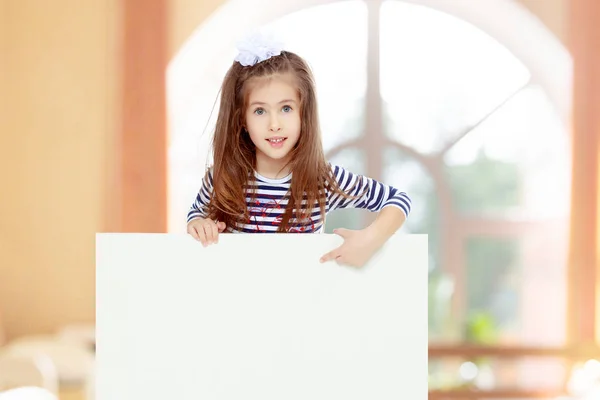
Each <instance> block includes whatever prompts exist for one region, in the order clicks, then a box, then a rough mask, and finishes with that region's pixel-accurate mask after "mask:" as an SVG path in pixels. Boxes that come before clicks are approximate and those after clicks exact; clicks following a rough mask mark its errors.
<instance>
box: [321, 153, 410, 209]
mask: <svg viewBox="0 0 600 400" xmlns="http://www.w3.org/2000/svg"><path fill="white" fill-rule="evenodd" d="M331 167H332V169H333V173H334V176H335V179H336V181H337V182H338V185H339V186H340V188H341V189H342V190H343V191H344V192H346V193H347V194H349V195H351V196H357V195H359V194H361V195H360V196H359V197H357V198H355V199H352V198H349V199H347V198H344V197H343V196H341V195H339V194H332V193H329V194H328V203H329V211H333V210H335V209H342V208H362V209H366V210H369V211H373V212H378V211H381V210H382V209H383V208H385V207H397V208H399V209H401V210H402V212H403V213H404V215H405V216H406V218H408V216H409V214H410V211H411V206H412V202H411V199H410V198H409V197H408V195H407V194H406V193H405V192H402V191H400V190H398V189H397V188H395V187H393V186H389V185H386V184H384V183H382V182H378V181H376V180H375V179H372V178H369V177H366V176H362V175H358V174H354V173H352V172H350V171H348V170H346V169H344V168H343V167H340V166H338V165H332V166H331ZM354 185H356V186H354ZM353 186H354V187H353Z"/></svg>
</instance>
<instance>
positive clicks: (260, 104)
mask: <svg viewBox="0 0 600 400" xmlns="http://www.w3.org/2000/svg"><path fill="white" fill-rule="evenodd" d="M282 103H296V100H292V99H285V100H281V101H280V102H279V103H277V104H282ZM265 104H267V103H263V102H262V101H253V102H252V103H250V105H251V106H254V105H258V106H264V105H265Z"/></svg>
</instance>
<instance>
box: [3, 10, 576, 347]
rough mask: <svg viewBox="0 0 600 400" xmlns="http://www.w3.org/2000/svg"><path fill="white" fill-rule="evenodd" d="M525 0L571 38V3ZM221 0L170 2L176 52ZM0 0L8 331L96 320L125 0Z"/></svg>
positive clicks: (5, 321) (172, 43) (560, 33)
mask: <svg viewBox="0 0 600 400" xmlns="http://www.w3.org/2000/svg"><path fill="white" fill-rule="evenodd" d="M521 1H522V2H523V3H524V4H526V6H527V7H528V8H529V9H531V10H532V11H534V12H535V13H536V14H537V15H539V17H540V18H541V20H542V21H544V23H546V24H547V26H549V27H550V28H551V29H552V30H553V31H554V32H555V33H556V34H557V35H558V36H559V37H560V38H562V39H564V37H565V19H564V12H565V5H566V1H567V0H521ZM221 3H222V2H221V1H220V0H202V1H200V0H172V3H171V5H172V7H171V12H170V23H171V27H172V28H171V29H172V31H171V35H170V38H169V43H170V54H171V55H174V54H175V52H176V51H177V50H178V48H179V47H180V46H181V45H182V44H183V42H184V41H185V40H186V39H187V37H188V36H189V35H190V34H191V33H192V32H193V31H194V29H196V27H197V26H198V25H199V24H200V23H201V22H202V21H203V20H204V19H205V18H206V17H207V16H208V15H209V14H210V13H211V12H213V11H214V10H215V9H216V8H217V7H218V6H219V5H220V4H221ZM0 4H1V7H2V8H0V29H1V31H0V40H1V41H0V44H1V45H2V51H1V52H0V54H1V57H2V59H0V68H1V69H0V72H1V73H2V74H1V79H0V93H1V94H2V96H1V98H2V100H1V101H2V102H1V103H0V106H1V107H0V109H1V111H0V128H1V131H0V149H1V155H2V157H0V160H1V161H0V163H1V164H0V167H1V170H0V182H2V189H3V190H2V196H1V202H0V205H1V207H0V212H1V218H0V324H1V323H2V322H3V324H4V327H5V329H6V333H7V334H8V336H9V338H10V337H15V336H19V335H22V334H28V333H35V332H48V331H51V330H53V329H56V328H57V327H58V326H60V325H61V324H64V323H68V322H80V321H81V322H92V321H93V320H94V312H95V307H94V294H95V291H94V274H95V262H94V257H95V254H94V235H95V232H97V231H101V230H103V228H104V226H105V225H104V222H105V218H107V216H106V215H105V214H104V209H103V207H104V204H105V203H106V200H107V198H108V197H110V196H111V192H110V191H109V190H108V189H107V186H106V181H107V174H108V172H107V171H108V170H109V169H110V168H112V167H113V165H114V163H113V162H112V160H113V159H114V157H115V154H114V151H113V150H112V149H113V148H114V146H113V145H112V141H113V140H114V134H115V132H116V130H115V128H116V126H117V125H116V124H117V117H118V115H119V114H118V110H119V102H118V71H119V58H118V54H117V52H116V51H117V50H118V39H119V37H120V36H119V32H120V26H119V22H120V19H119V8H118V4H119V2H118V0H109V1H106V0H103V1H81V0H55V1H52V2H49V1H41V0H38V1H36V0H8V1H2V2H0ZM0 340H1V339H0Z"/></svg>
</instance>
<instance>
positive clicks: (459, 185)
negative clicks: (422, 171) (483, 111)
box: [444, 86, 570, 219]
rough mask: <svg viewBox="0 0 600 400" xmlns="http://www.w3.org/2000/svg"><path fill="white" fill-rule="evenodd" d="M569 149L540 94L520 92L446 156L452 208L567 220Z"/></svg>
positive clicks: (533, 88) (532, 89)
mask: <svg viewBox="0 0 600 400" xmlns="http://www.w3.org/2000/svg"><path fill="white" fill-rule="evenodd" d="M569 148H570V144H569V136H568V134H567V132H566V131H565V128H564V127H563V125H562V124H561V122H560V121H559V120H558V118H557V115H556V113H555V112H554V110H553V109H552V107H551V105H550V104H549V102H548V99H547V97H546V96H545V94H544V92H543V91H542V90H541V89H540V88H538V87H536V86H531V87H528V88H527V89H524V90H522V91H521V92H520V93H519V94H518V95H516V96H515V97H514V98H512V99H511V100H510V101H509V102H507V103H506V104H505V105H504V106H502V107H501V108H500V109H499V110H498V111H496V112H495V113H494V114H493V115H492V116H491V117H490V118H489V119H487V120H486V121H484V122H483V123H482V124H481V125H479V126H478V127H477V128H475V129H474V130H473V131H471V132H469V133H468V134H467V135H466V136H465V137H464V138H462V139H461V140H460V141H459V142H458V143H457V144H456V145H455V146H454V147H452V148H451V149H450V151H448V153H447V154H446V155H445V158H444V161H445V162H446V164H447V166H448V167H447V169H446V175H447V176H448V178H449V180H450V184H451V186H452V195H453V200H454V203H455V205H456V208H457V209H458V210H460V211H461V212H462V213H463V214H485V215H490V214H492V215H494V216H504V217H505V218H508V217H509V215H510V216H517V215H518V216H521V217H527V218H530V219H531V218H535V219H543V218H549V217H550V218H566V217H567V213H568V205H569V195H570V149H569ZM509 212H510V214H508V213H509Z"/></svg>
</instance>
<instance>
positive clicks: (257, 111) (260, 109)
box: [254, 108, 265, 115]
mask: <svg viewBox="0 0 600 400" xmlns="http://www.w3.org/2000/svg"><path fill="white" fill-rule="evenodd" d="M264 112H265V110H263V109H262V108H257V109H256V110H254V114H256V115H262V114H263V113H264Z"/></svg>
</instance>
